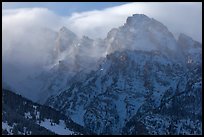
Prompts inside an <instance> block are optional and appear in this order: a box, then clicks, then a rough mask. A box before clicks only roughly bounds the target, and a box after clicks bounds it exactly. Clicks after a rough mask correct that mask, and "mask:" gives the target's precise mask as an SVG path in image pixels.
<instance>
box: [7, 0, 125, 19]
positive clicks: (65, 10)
mask: <svg viewBox="0 0 204 137" xmlns="http://www.w3.org/2000/svg"><path fill="white" fill-rule="evenodd" d="M126 3H128V2H100V4H99V2H21V3H20V2H9V3H8V2H7V3H6V2H3V9H18V8H35V7H41V8H48V9H49V10H52V11H54V12H55V13H56V14H59V15H62V16H68V15H71V13H73V12H83V11H90V10H102V9H104V8H107V7H113V6H118V5H122V4H126Z"/></svg>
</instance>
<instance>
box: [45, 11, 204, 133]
mask: <svg viewBox="0 0 204 137" xmlns="http://www.w3.org/2000/svg"><path fill="white" fill-rule="evenodd" d="M189 39H190V40H189ZM189 42H190V43H189ZM105 43H106V46H107V52H108V55H107V56H106V58H104V59H103V61H102V63H101V64H100V65H99V66H98V68H97V69H96V70H94V71H92V72H90V73H89V74H88V75H85V76H84V74H83V72H81V73H80V74H81V75H80V74H78V75H76V76H75V77H74V78H73V79H72V80H71V81H72V84H70V85H67V89H66V90H64V91H63V92H61V93H60V94H59V95H57V96H52V97H51V98H49V99H48V100H47V102H46V104H47V105H49V106H51V107H53V108H55V109H57V110H59V111H61V112H62V113H64V114H66V115H69V116H70V117H71V118H72V120H73V121H75V122H77V123H78V124H80V125H83V126H85V127H87V128H89V129H91V130H92V131H93V132H95V133H97V134H141V133H142V134H143V133H144V134H201V125H202V122H201V116H202V112H201V85H202V82H201V80H202V77H201V60H202V59H201V44H200V43H198V42H195V41H193V40H192V39H191V38H188V37H187V36H184V35H183V34H181V36H180V37H179V40H178V41H176V39H175V38H174V37H173V35H172V34H171V32H169V31H168V29H167V28H166V27H165V26H164V25H162V24H161V23H159V22H158V21H156V20H154V19H150V18H148V17H147V16H145V15H140V14H139V15H138V14H135V15H133V16H132V17H129V18H128V19H127V22H126V23H125V25H124V26H122V27H120V28H118V29H113V30H111V31H110V32H109V34H108V36H107V38H106V39H105ZM186 43H188V44H186ZM185 46H187V47H188V48H185ZM194 47H195V48H196V49H195V48H194ZM194 55H196V56H194ZM188 56H190V57H192V58H191V60H192V61H189V59H187V57H188ZM194 62H196V63H194ZM81 76H83V77H81ZM188 101H191V104H187V103H185V102H188ZM195 107H196V108H197V109H196V110H195ZM199 108H200V109H199ZM181 110H182V111H181ZM178 111H179V112H178ZM185 113H186V115H185V116H183V115H184V114H185ZM158 120H160V123H159V124H154V123H155V122H159V121H158ZM148 122H150V123H152V125H151V124H149V123H148ZM168 122H169V123H168ZM185 122H187V123H185ZM141 125H142V127H143V129H144V132H143V131H140V130H139V131H138V128H137V127H138V126H141ZM157 126H160V128H159V129H158V127H157ZM172 126H173V127H172ZM130 127H131V128H130ZM169 128H171V129H169ZM167 129H168V130H167Z"/></svg>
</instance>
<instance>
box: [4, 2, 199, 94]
mask: <svg viewBox="0 0 204 137" xmlns="http://www.w3.org/2000/svg"><path fill="white" fill-rule="evenodd" d="M135 13H142V14H146V15H147V16H149V17H151V18H155V19H157V20H158V21H160V22H162V23H163V24H164V25H166V26H167V27H168V28H169V30H170V31H172V32H173V33H174V34H175V36H177V35H178V34H179V33H180V32H182V33H185V34H187V35H189V36H191V37H192V38H194V39H195V40H198V41H199V42H202V3H141V2H140V3H128V4H124V5H121V6H115V7H110V8H106V9H103V10H93V11H88V12H75V13H73V14H71V15H70V16H62V15H58V14H56V13H55V11H51V10H49V9H47V8H22V9H3V11H2V40H3V41H2V54H3V56H2V58H3V79H4V80H5V81H7V82H8V83H12V84H15V85H19V82H20V81H22V80H23V79H25V78H26V77H27V76H29V75H33V76H36V73H40V71H42V68H43V65H45V64H46V62H48V61H49V59H50V56H49V52H50V51H51V50H53V48H54V46H55V38H56V32H57V31H58V30H59V29H60V28H61V27H62V26H66V27H67V28H69V29H70V30H72V31H73V32H75V33H76V34H77V35H78V36H80V37H81V36H83V35H87V36H89V37H91V38H105V37H106V35H107V33H108V32H109V31H110V30H111V29H112V28H115V27H119V26H122V25H123V24H124V23H125V21H126V19H127V17H128V16H131V15H132V14H135ZM93 52H95V50H93ZM98 52H100V50H99V51H98ZM98 52H96V53H98ZM93 55H98V54H93ZM27 94H29V93H27ZM33 95H34V94H33Z"/></svg>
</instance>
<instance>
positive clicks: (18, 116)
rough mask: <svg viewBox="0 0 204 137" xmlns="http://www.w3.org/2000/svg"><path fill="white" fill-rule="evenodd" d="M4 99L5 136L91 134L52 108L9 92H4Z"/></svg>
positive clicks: (3, 120) (3, 122) (3, 121)
mask: <svg viewBox="0 0 204 137" xmlns="http://www.w3.org/2000/svg"><path fill="white" fill-rule="evenodd" d="M2 97H3V111H2V131H3V134H9V135H11V134H14V135H16V134H20V135H25V134H26V135H28V134H31V135H49V134H58V135H76V134H89V132H88V130H86V129H85V128H84V127H82V126H80V125H78V124H76V123H74V122H73V121H72V120H71V119H70V118H69V117H67V116H65V115H63V114H61V113H60V112H59V111H56V110H54V109H52V108H50V107H46V106H42V105H39V104H37V103H33V102H32V101H30V100H27V99H25V98H23V97H21V96H20V95H17V94H15V93H13V92H11V91H9V90H3V96H2Z"/></svg>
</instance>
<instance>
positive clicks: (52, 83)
mask: <svg viewBox="0 0 204 137" xmlns="http://www.w3.org/2000/svg"><path fill="white" fill-rule="evenodd" d="M58 34H59V35H58V38H57V42H58V43H57V44H56V46H55V48H54V50H53V57H54V59H53V62H52V63H51V64H50V65H49V66H48V67H47V69H45V70H44V71H43V72H42V73H41V74H40V75H38V76H37V77H35V78H33V79H35V81H41V83H43V84H42V86H41V88H40V89H39V90H40V93H39V94H38V100H37V101H38V102H39V103H44V102H45V101H46V100H47V98H48V97H50V96H52V95H57V94H59V93H60V91H62V90H63V89H65V88H66V86H67V85H69V84H70V83H71V82H72V81H70V80H71V78H72V77H73V76H74V75H76V74H77V73H79V72H81V71H83V72H84V73H89V72H90V71H91V70H94V69H96V67H97V66H98V64H99V63H100V58H101V57H102V56H104V55H103V53H104V52H105V50H106V46H105V42H104V41H103V40H100V39H98V40H93V39H90V38H89V37H87V36H83V37H82V38H78V37H77V36H76V35H75V34H74V33H73V32H71V31H70V30H68V29H67V28H66V27H62V28H61V29H60V30H59V33H58ZM60 49H63V50H60ZM90 53H92V54H90Z"/></svg>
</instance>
